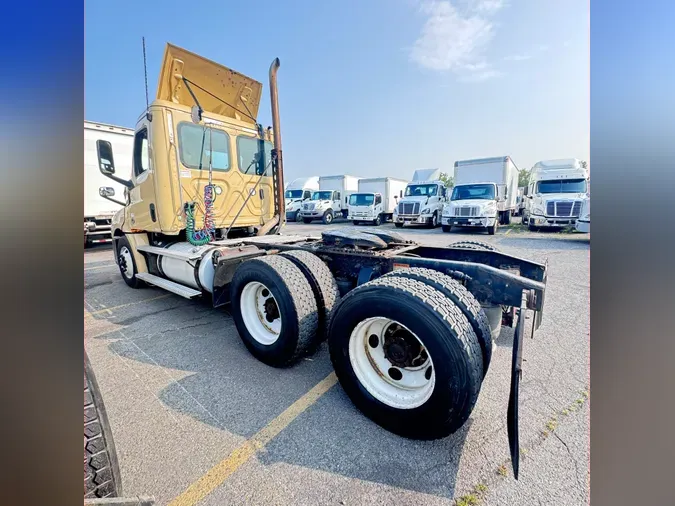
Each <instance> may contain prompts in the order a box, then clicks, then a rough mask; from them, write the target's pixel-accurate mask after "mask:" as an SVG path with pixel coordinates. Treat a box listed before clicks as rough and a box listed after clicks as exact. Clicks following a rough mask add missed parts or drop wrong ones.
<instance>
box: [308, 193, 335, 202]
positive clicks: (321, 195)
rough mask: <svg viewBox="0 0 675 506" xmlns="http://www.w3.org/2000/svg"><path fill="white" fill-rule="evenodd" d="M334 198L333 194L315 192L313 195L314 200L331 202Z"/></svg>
mask: <svg viewBox="0 0 675 506" xmlns="http://www.w3.org/2000/svg"><path fill="white" fill-rule="evenodd" d="M332 198H333V192H332V191H329V192H314V193H312V200H330V199H332Z"/></svg>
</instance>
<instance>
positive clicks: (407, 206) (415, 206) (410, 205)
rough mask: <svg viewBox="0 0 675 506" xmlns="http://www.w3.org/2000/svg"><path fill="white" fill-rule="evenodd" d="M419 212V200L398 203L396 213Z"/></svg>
mask: <svg viewBox="0 0 675 506" xmlns="http://www.w3.org/2000/svg"><path fill="white" fill-rule="evenodd" d="M419 213H420V203H419V202H401V203H400V204H399V205H398V214H419Z"/></svg>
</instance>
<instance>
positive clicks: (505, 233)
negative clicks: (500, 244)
mask: <svg viewBox="0 0 675 506" xmlns="http://www.w3.org/2000/svg"><path fill="white" fill-rule="evenodd" d="M512 230H513V229H512V228H510V229H508V230H507V231H506V232H504V235H509V234H510V233H511V231H512Z"/></svg>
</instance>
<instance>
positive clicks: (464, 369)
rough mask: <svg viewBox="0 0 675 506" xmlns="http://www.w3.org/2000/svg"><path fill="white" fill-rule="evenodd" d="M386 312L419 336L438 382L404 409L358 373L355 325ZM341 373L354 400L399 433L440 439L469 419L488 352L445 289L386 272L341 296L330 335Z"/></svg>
mask: <svg viewBox="0 0 675 506" xmlns="http://www.w3.org/2000/svg"><path fill="white" fill-rule="evenodd" d="M375 316H380V317H386V318H390V319H392V320H395V321H397V322H399V323H401V324H403V325H405V326H406V327H407V328H408V329H410V331H411V332H413V333H414V334H416V335H417V336H419V338H420V340H422V343H423V345H424V347H425V348H426V349H427V351H428V354H429V356H430V357H431V360H432V362H433V367H434V373H435V380H436V381H435V386H434V389H433V391H432V393H431V395H430V397H429V398H428V399H427V400H426V401H425V402H424V403H423V404H421V405H420V406H417V407H414V408H411V409H399V408H395V407H392V406H390V405H387V404H385V403H383V402H381V401H380V400H378V399H377V398H375V397H374V396H373V395H372V394H371V393H370V392H369V391H368V390H367V389H366V388H365V386H363V384H362V383H361V382H360V381H359V379H358V377H357V376H356V374H355V372H354V369H353V366H352V365H351V361H350V357H349V342H350V339H351V333H352V331H353V329H354V328H355V327H356V326H357V325H358V324H359V323H360V322H362V321H364V320H366V319H367V318H371V317H375ZM328 344H329V349H330V356H331V361H332V362H333V367H334V368H335V373H336V374H337V377H338V379H339V380H340V383H341V385H342V388H344V390H345V392H346V393H347V395H348V396H349V397H350V399H351V400H352V402H353V403H354V404H355V405H356V406H357V407H358V408H359V409H360V410H361V411H362V412H363V413H364V414H365V415H366V416H367V417H369V418H370V419H371V420H373V421H374V422H375V423H377V424H378V425H380V426H382V427H384V428H385V429H387V430H389V431H391V432H394V433H395V434H398V435H401V436H404V437H408V438H414V439H438V438H442V437H445V436H448V435H449V434H452V433H453V432H455V431H456V430H457V429H459V428H460V427H461V426H462V425H463V424H464V423H465V422H466V420H467V419H468V417H469V415H470V414H471V411H472V409H473V407H474V405H475V403H476V399H477V398H478V392H479V391H480V386H481V379H482V372H483V358H482V354H481V349H480V345H479V344H478V339H477V338H476V334H475V333H474V331H473V329H472V328H471V325H470V324H469V322H468V321H467V319H466V317H465V316H464V315H463V314H462V312H461V311H460V310H459V308H457V307H456V306H455V305H454V304H452V303H451V302H450V301H449V300H448V299H447V298H446V297H445V296H444V295H443V294H442V293H441V292H439V291H438V290H436V289H434V288H432V287H431V286H429V285H426V284H425V283H422V282H420V281H416V280H414V279H407V278H402V277H397V276H392V277H381V278H378V279H375V280H373V281H370V282H368V283H365V284H363V285H361V286H359V287H357V288H355V289H353V290H352V291H351V292H349V293H348V294H347V295H346V296H345V297H344V298H343V299H342V301H341V302H340V304H339V305H338V307H337V309H336V310H335V314H334V316H333V320H332V322H331V326H330V335H329V338H328Z"/></svg>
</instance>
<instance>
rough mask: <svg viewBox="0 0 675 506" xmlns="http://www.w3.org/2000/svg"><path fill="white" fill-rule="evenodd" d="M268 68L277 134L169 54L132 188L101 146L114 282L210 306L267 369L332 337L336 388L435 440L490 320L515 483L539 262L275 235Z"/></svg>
mask: <svg viewBox="0 0 675 506" xmlns="http://www.w3.org/2000/svg"><path fill="white" fill-rule="evenodd" d="M278 68H279V60H278V59H275V60H274V61H273V62H272V65H271V66H270V69H269V87H270V97H271V108H272V127H271V128H263V127H262V126H261V125H260V124H259V123H258V121H257V119H256V118H257V113H258V108H259V105H260V101H261V97H262V85H261V84H260V83H259V82H257V81H255V80H253V79H251V78H248V77H246V76H244V75H242V74H239V73H237V72H235V71H233V70H230V69H228V68H226V67H224V66H222V65H219V64H217V63H214V62H212V61H209V60H206V59H204V58H202V57H200V56H198V55H195V54H193V53H190V52H188V51H186V50H184V49H181V48H178V47H176V46H173V45H167V48H166V51H165V54H164V62H163V64H162V69H161V73H160V77H159V84H158V87H157V97H156V99H155V100H154V101H153V102H152V103H151V104H150V105H149V106H148V107H147V110H146V111H145V112H144V113H143V114H142V116H141V117H140V119H139V120H138V123H137V125H136V128H135V130H134V148H133V161H132V175H131V180H128V181H127V180H123V179H121V178H118V177H117V176H115V159H114V158H115V154H114V153H113V152H112V151H113V150H112V147H111V145H110V143H109V142H107V141H106V140H103V139H101V140H98V141H97V153H98V162H99V167H100V170H101V172H102V173H103V174H105V175H107V176H108V177H110V178H112V179H114V180H116V181H118V182H120V183H121V184H123V185H124V186H125V187H126V188H125V192H124V193H125V199H126V205H125V206H124V209H122V210H120V211H119V212H118V213H117V214H116V215H115V216H114V219H113V223H112V234H113V243H114V252H115V258H116V261H117V263H118V264H119V268H120V272H121V274H122V277H123V279H124V281H125V282H126V283H127V284H128V285H129V286H130V287H132V288H140V287H142V286H144V285H145V284H150V285H155V286H157V287H160V288H163V289H165V290H168V291H169V292H173V293H175V294H177V295H180V296H182V297H186V298H196V297H202V298H205V299H207V300H209V301H210V302H211V303H212V304H213V306H214V307H219V306H222V305H224V304H230V312H231V314H232V317H233V319H234V322H235V325H236V327H237V331H238V332H239V335H240V337H241V339H242V341H243V343H244V345H245V346H246V347H247V348H248V350H249V351H250V352H251V353H252V354H253V355H254V356H255V357H256V358H257V359H259V360H261V361H262V362H264V363H266V364H268V365H271V366H275V367H282V366H289V365H291V364H293V363H294V362H296V361H297V360H298V359H300V358H301V357H302V356H303V355H306V354H308V353H311V352H312V350H315V349H316V347H317V345H318V344H319V343H321V342H322V341H323V340H326V339H327V340H328V347H329V351H330V357H331V361H332V363H333V366H334V367H335V371H336V374H337V376H338V379H339V380H340V384H341V385H342V387H343V388H344V390H345V391H346V393H347V394H348V395H349V397H350V398H351V400H352V401H353V402H354V403H355V404H356V406H357V407H358V408H359V409H360V410H361V411H362V412H363V413H364V414H365V415H367V416H368V417H369V418H371V419H372V420H373V421H375V422H376V423H378V424H379V425H381V426H383V427H384V428H386V429H388V430H390V431H392V432H394V433H396V434H399V435H402V436H405V437H410V438H417V439H434V438H441V437H445V436H447V435H449V434H451V433H453V432H455V431H456V430H457V429H459V428H460V427H461V426H462V425H463V424H464V423H465V422H466V420H467V419H468V417H469V415H470V413H471V411H472V409H473V407H474V405H475V402H476V400H477V398H478V393H479V391H480V387H481V384H482V381H483V378H484V376H485V374H486V373H487V371H488V367H489V364H490V360H491V357H492V349H493V346H494V339H495V336H498V335H499V330H500V328H501V326H502V325H503V324H504V325H510V326H515V332H514V339H513V355H512V363H511V368H512V379H511V384H510V398H509V409H508V414H507V420H508V428H509V431H508V433H509V446H510V449H511V455H512V463H513V466H514V471H515V475H516V477H517V475H518V452H519V446H518V431H517V426H518V385H519V381H520V377H521V366H522V344H523V331H524V323H523V322H524V320H525V318H524V316H525V312H526V311H527V310H532V311H534V312H535V316H534V318H533V319H532V322H533V325H532V332H534V331H535V330H536V329H537V328H538V327H539V325H540V323H541V315H542V310H543V305H544V293H545V288H546V272H547V267H546V265H545V264H540V263H536V262H532V261H529V260H526V259H523V258H519V257H515V256H512V255H508V254H505V253H503V252H500V251H498V250H496V249H495V248H494V247H490V246H489V245H483V244H480V243H476V242H470V243H454V244H451V245H450V246H448V247H430V246H424V245H420V244H417V243H415V242H413V241H409V240H407V239H405V238H404V237H403V236H401V235H400V234H398V233H396V232H394V231H384V230H376V229H373V230H370V229H368V230H365V229H358V230H357V229H355V228H354V227H346V228H342V229H339V228H338V229H328V230H326V231H324V232H323V233H322V234H321V237H304V236H293V235H281V234H280V232H281V228H282V226H283V225H284V219H285V212H284V192H283V188H284V176H283V174H284V173H283V156H282V149H281V129H280V123H279V109H278V100H277V70H278Z"/></svg>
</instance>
